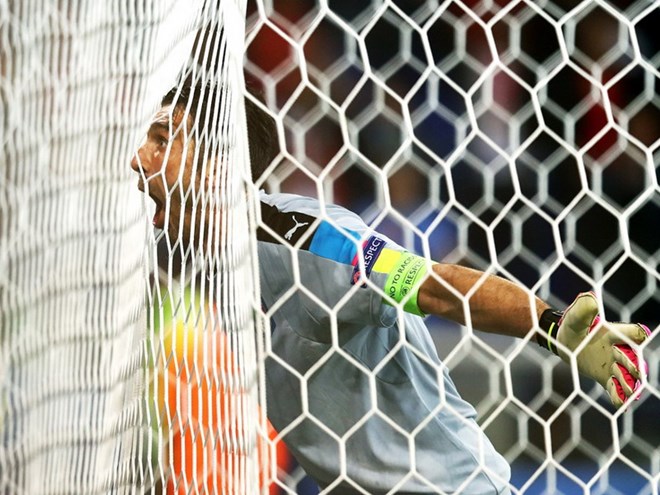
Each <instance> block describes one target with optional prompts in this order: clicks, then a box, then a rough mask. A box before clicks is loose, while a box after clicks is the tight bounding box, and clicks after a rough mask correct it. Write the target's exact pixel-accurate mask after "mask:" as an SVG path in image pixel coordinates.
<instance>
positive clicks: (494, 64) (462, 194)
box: [246, 0, 660, 494]
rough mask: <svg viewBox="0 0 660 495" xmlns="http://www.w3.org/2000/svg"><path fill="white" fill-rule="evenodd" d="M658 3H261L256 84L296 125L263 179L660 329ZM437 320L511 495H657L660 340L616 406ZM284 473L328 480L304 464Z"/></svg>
mask: <svg viewBox="0 0 660 495" xmlns="http://www.w3.org/2000/svg"><path fill="white" fill-rule="evenodd" d="M659 12H660V10H659V4H658V2H646V1H628V2H602V1H585V2H565V1H544V2H528V1H463V2H461V1H446V2H436V1H426V2H417V1H405V0H395V1H372V2H340V1H328V2H313V1H306V2H272V1H263V2H262V1H258V2H256V4H255V5H248V39H247V48H246V50H247V51H246V73H247V74H248V76H249V78H251V79H253V80H254V81H256V84H258V85H259V86H260V87H261V88H262V89H263V91H264V93H265V95H266V100H267V104H268V105H269V107H270V108H271V110H272V113H273V115H274V116H275V117H276V119H277V120H278V124H279V125H280V126H281V129H282V130H283V131H284V134H283V135H282V136H281V139H282V144H283V145H284V149H283V152H282V153H281V155H280V157H278V159H277V160H275V161H274V163H273V164H272V165H271V167H270V169H269V171H268V173H267V174H266V175H265V177H264V178H263V179H262V181H261V184H263V185H264V186H265V187H267V188H268V189H269V190H270V191H273V192H277V191H282V192H293V193H298V194H307V195H310V196H314V197H318V198H319V199H320V200H321V201H322V202H326V203H339V204H342V205H344V206H347V207H348V208H349V209H352V210H354V211H356V212H358V213H359V214H360V215H361V216H362V217H363V218H364V219H365V220H366V221H367V222H368V223H369V225H370V226H372V227H373V228H374V229H376V230H377V231H380V232H382V233H384V234H386V235H389V236H390V237H392V238H393V239H395V240H397V241H399V242H400V243H401V244H402V245H404V246H407V247H408V248H411V249H415V250H416V251H418V252H421V253H424V254H426V255H429V256H430V257H431V258H432V259H435V260H439V261H445V262H458V263H464V264H467V265H471V266H474V267H477V268H480V269H482V270H488V271H491V272H494V273H499V274H502V275H504V276H506V277H507V278H509V279H512V280H516V281H518V282H520V283H522V284H523V285H525V286H526V287H528V288H529V289H530V290H531V291H532V292H533V293H535V294H537V295H539V296H540V297H542V298H543V299H546V300H547V301H548V302H550V303H551V304H552V305H553V306H555V307H558V308H563V307H565V306H566V305H567V304H568V303H570V301H571V300H572V298H573V297H574V296H575V295H576V294H577V293H578V292H579V291H583V290H588V289H594V290H595V291H596V292H597V293H598V295H599V296H600V297H601V298H602V301H603V304H604V310H605V314H606V316H607V317H608V319H610V320H613V321H616V320H624V321H641V322H646V323H647V324H648V325H649V326H650V327H651V330H653V329H657V326H658V310H659V309H660V306H659V303H660V299H659V296H658V295H659V294H660V291H659V290H658V281H659V280H660V276H659V274H658V267H659V266H660V264H659V262H660V235H659V234H658V231H657V228H656V225H657V223H658V218H660V216H659V215H660V194H659V193H660V189H659V188H658V163H660V151H659V144H660V128H659V126H658V122H659V119H658V115H659V112H660V110H659V108H660V98H659V96H658V84H659V79H658V77H659V75H660V74H659V72H658V66H659V61H660V58H659V57H660V55H659V53H658V44H657V36H656V34H655V33H654V30H655V28H654V26H655V25H656V24H657V21H658V19H659V17H658V15H659ZM290 296H291V294H288V295H287V297H290ZM319 304H320V301H319ZM334 309H335V312H336V311H337V310H338V307H337V308H334ZM427 321H428V323H429V326H430V327H431V330H432V334H433V337H434V339H435V341H436V344H437V348H438V351H439V354H440V356H441V357H442V358H445V363H446V364H447V365H448V366H449V368H450V369H451V371H452V376H453V378H454V380H455V381H456V383H457V385H458V388H459V390H460V391H461V393H462V394H463V395H464V397H465V398H467V399H468V400H469V401H470V402H471V403H472V404H474V405H475V407H476V408H477V411H478V413H479V422H480V424H481V425H482V426H483V427H484V428H485V430H486V432H487V433H488V434H489V436H490V437H491V439H492V441H493V442H494V444H495V446H496V447H497V449H498V450H499V451H500V452H502V453H503V454H504V455H505V457H506V458H507V460H508V461H509V462H510V463H511V464H512V471H513V475H512V481H511V483H512V489H513V490H519V491H520V492H523V493H569V494H572V493H608V494H609V493H613V494H629V493H644V494H647V493H658V482H659V474H658V473H659V472H660V450H659V447H658V446H659V445H660V437H659V436H658V431H659V430H658V428H657V418H658V417H659V414H660V400H659V399H660V390H659V388H658V386H659V379H660V378H659V374H660V370H659V369H658V360H659V359H658V358H659V357H660V354H659V353H660V350H659V349H658V344H657V339H655V340H651V341H650V342H649V343H648V344H647V345H646V347H645V355H646V359H647V361H648V363H649V366H650V370H649V381H648V384H647V387H646V389H645V391H644V394H643V396H642V398H641V399H640V400H639V401H638V402H636V403H635V404H634V405H632V406H631V407H630V411H628V412H627V413H625V414H614V412H613V410H612V409H611V408H609V407H608V405H607V398H606V396H605V395H604V394H603V393H602V391H601V389H600V387H598V386H596V385H594V384H593V383H592V382H589V381H581V382H580V387H578V386H577V383H574V382H573V377H572V376H571V373H570V370H569V369H568V367H566V366H565V365H564V364H563V363H560V362H559V361H558V360H556V359H554V358H553V357H550V356H548V355H547V353H545V352H544V351H542V350H540V349H537V348H536V347H535V344H522V343H521V342H519V341H512V340H511V339H508V338H499V337H493V336H491V335H484V334H481V333H478V332H473V331H472V330H468V329H460V328H459V327H457V326H453V325H451V324H447V323H446V322H443V321H440V320H437V319H434V318H429V319H427ZM337 353H338V354H341V352H340V351H337ZM271 357H272V358H274V359H275V360H280V359H281V358H280V357H278V355H277V354H276V353H274V352H272V351H271ZM323 359H324V360H325V361H326V362H329V361H330V360H331V359H333V357H332V356H330V355H327V356H324V357H323ZM356 366H357V367H358V368H360V365H359V364H356ZM360 369H362V368H360ZM308 377H309V375H302V374H301V375H300V379H301V380H305V379H307V378H308ZM576 391H577V393H576ZM309 416H312V417H313V416H314V414H313V413H309ZM339 442H340V443H347V442H350V435H347V436H346V437H344V438H341V439H339ZM349 445H350V443H349ZM382 447H383V449H387V448H388V446H387V445H385V444H384V445H383V446H382ZM348 467H349V469H350V466H348ZM283 483H284V484H286V485H287V486H288V487H290V489H291V490H294V491H297V492H298V493H301V494H302V493H315V492H316V490H317V489H316V488H315V487H313V486H311V485H313V483H311V482H310V480H309V479H308V478H306V477H305V476H304V473H303V472H302V471H301V470H296V471H294V472H292V473H291V474H290V476H289V477H288V478H286V479H285V480H284V481H283Z"/></svg>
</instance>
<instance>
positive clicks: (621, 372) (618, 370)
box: [610, 363, 637, 400]
mask: <svg viewBox="0 0 660 495" xmlns="http://www.w3.org/2000/svg"><path fill="white" fill-rule="evenodd" d="M610 372H611V373H612V377H613V378H614V379H615V380H616V382H618V386H617V392H619V391H622V392H623V395H624V400H625V398H627V397H630V396H631V395H632V394H633V392H634V391H635V389H636V388H637V385H636V383H637V380H636V379H635V378H634V377H633V376H632V375H631V374H630V373H629V372H628V370H627V369H626V368H625V367H623V366H621V365H620V364H619V363H614V364H612V367H611V368H610Z"/></svg>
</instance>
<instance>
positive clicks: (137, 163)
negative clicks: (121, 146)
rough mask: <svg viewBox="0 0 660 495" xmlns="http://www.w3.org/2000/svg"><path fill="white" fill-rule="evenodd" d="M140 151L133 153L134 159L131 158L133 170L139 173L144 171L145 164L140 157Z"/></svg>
mask: <svg viewBox="0 0 660 495" xmlns="http://www.w3.org/2000/svg"><path fill="white" fill-rule="evenodd" d="M140 149H142V148H140ZM140 149H139V150H137V151H136V152H135V153H133V157H132V158H131V168H132V169H133V170H135V171H136V172H138V173H140V172H142V171H143V170H144V166H143V165H144V162H143V160H142V157H141V156H140Z"/></svg>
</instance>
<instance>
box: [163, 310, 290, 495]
mask: <svg viewBox="0 0 660 495" xmlns="http://www.w3.org/2000/svg"><path fill="white" fill-rule="evenodd" d="M156 366H157V381H158V384H157V387H158V389H157V390H158V394H157V395H158V400H157V403H158V413H159V415H160V417H161V419H162V422H163V428H162V431H163V432H164V435H166V436H167V437H166V439H165V456H166V458H165V460H166V466H167V468H168V469H169V475H168V476H167V479H166V482H165V493H167V494H168V495H183V494H189V493H209V492H210V493H223V494H231V495H243V494H244V492H245V487H246V486H249V485H248V484H247V483H246V481H247V480H245V479H243V478H244V477H245V476H250V474H249V473H247V474H246V471H245V464H246V462H248V461H249V458H248V454H249V450H248V451H247V452H246V451H245V449H244V448H241V447H240V446H239V445H237V443H238V442H237V440H239V441H240V437H241V436H242V435H243V434H244V433H245V430H242V429H241V420H242V419H243V418H246V417H247V416H248V414H249V413H248V412H246V413H244V412H243V411H247V409H248V408H250V407H251V408H254V407H255V406H254V405H251V404H250V402H249V400H248V399H249V397H248V395H247V394H246V393H245V390H244V389H243V388H242V386H241V384H240V382H239V380H240V378H241V375H240V373H239V369H238V364H237V359H236V357H235V356H234V355H233V354H232V352H231V350H230V346H229V344H228V342H227V336H226V335H225V334H224V333H223V332H221V331H219V330H214V331H210V330H208V329H207V330H203V329H200V328H199V327H198V326H197V325H194V324H190V325H188V324H185V323H183V322H182V321H178V322H176V323H175V324H174V323H173V324H171V325H169V326H166V327H165V329H164V335H163V354H161V355H160V356H159V357H158V360H157V365H156ZM258 414H259V417H261V412H259V413H258ZM250 416H251V414H250ZM264 421H265V422H266V430H267V432H266V435H267V436H268V438H269V440H270V442H268V441H266V440H265V438H264V434H263V433H260V434H259V435H258V436H257V445H256V449H257V460H258V466H257V469H258V471H259V487H260V489H261V490H262V492H263V489H264V487H266V486H268V487H269V489H268V492H269V493H270V495H277V494H279V493H280V492H281V490H280V489H279V487H278V486H277V484H276V483H273V482H272V480H273V474H272V472H271V469H270V467H271V462H272V459H273V457H275V462H276V465H277V469H278V470H283V471H286V470H287V469H288V467H289V466H290V463H291V460H292V458H291V455H290V454H289V452H288V450H287V449H286V446H285V445H284V443H283V442H282V441H277V442H275V438H276V436H277V432H276V431H275V429H274V428H273V427H272V426H271V425H270V423H268V422H267V420H265V419H264ZM260 430H261V431H263V428H261V429H260ZM269 444H270V445H269ZM269 447H270V448H269Z"/></svg>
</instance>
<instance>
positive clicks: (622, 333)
mask: <svg viewBox="0 0 660 495" xmlns="http://www.w3.org/2000/svg"><path fill="white" fill-rule="evenodd" d="M605 325H606V326H607V329H608V330H609V331H610V333H611V339H612V341H616V342H622V343H623V342H625V340H626V339H628V340H630V341H632V342H634V343H635V344H641V343H642V342H644V341H645V340H646V339H647V338H649V336H650V335H651V331H650V330H649V329H648V327H647V326H646V325H641V324H639V323H606V324H605Z"/></svg>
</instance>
